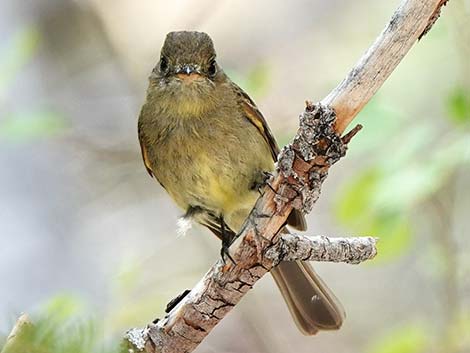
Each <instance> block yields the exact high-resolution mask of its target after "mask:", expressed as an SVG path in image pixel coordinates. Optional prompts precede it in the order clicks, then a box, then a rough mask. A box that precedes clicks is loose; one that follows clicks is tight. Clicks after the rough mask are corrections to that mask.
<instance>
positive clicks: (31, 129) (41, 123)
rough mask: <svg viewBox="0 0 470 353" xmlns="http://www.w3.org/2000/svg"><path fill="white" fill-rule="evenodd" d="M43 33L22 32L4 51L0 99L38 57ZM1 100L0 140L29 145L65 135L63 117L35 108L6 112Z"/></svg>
mask: <svg viewBox="0 0 470 353" xmlns="http://www.w3.org/2000/svg"><path fill="white" fill-rule="evenodd" d="M39 42H40V33H39V32H38V30H36V29H35V28H34V27H27V28H24V29H22V30H20V31H19V32H18V33H16V34H15V35H14V36H13V39H12V40H11V43H9V44H8V45H7V47H6V48H4V49H3V50H1V51H0V98H3V97H2V96H3V95H4V94H5V92H6V91H7V89H8V88H9V86H10V85H12V84H13V82H14V80H15V79H16V78H17V77H18V76H20V75H21V70H22V69H23V68H24V67H25V66H26V65H27V64H28V63H29V62H30V61H31V60H32V59H33V57H34V56H35V55H36V53H37V51H38V47H39ZM1 103H2V100H0V112H2V114H1V116H0V139H1V140H4V141H5V140H6V141H9V142H26V141H30V140H32V139H35V138H39V137H48V136H52V135H55V134H57V133H58V132H60V131H62V129H63V128H64V127H65V126H66V123H65V119H64V117H63V116H61V115H59V114H57V113H54V112H51V111H49V110H44V109H39V108H33V109H31V110H26V111H20V112H18V111H14V112H6V113H5V112H4V110H6V109H2V108H4V107H3V106H2V104H1Z"/></svg>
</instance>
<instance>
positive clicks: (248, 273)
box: [126, 0, 444, 353]
mask: <svg viewBox="0 0 470 353" xmlns="http://www.w3.org/2000/svg"><path fill="white" fill-rule="evenodd" d="M443 4H444V1H443V0H406V1H404V2H403V3H402V4H401V5H400V7H399V8H398V10H397V11H396V12H395V14H394V15H393V17H392V19H391V21H390V22H389V24H388V25H387V27H386V28H385V30H384V31H383V32H382V33H381V34H380V36H379V37H378V38H377V40H376V41H375V43H374V44H373V45H372V46H371V47H370V48H369V50H368V51H367V52H366V53H365V54H364V56H363V57H362V58H361V59H360V60H359V62H358V64H357V65H356V66H355V67H354V68H353V69H352V70H351V72H350V73H349V74H348V76H347V77H346V78H345V79H344V81H343V82H341V84H340V85H338V87H336V88H335V89H334V90H333V91H332V92H331V93H330V94H329V95H328V96H327V97H326V98H325V99H323V100H322V101H321V103H319V104H316V105H313V104H311V103H308V104H307V107H306V109H305V111H304V112H303V113H302V115H301V117H300V127H299V130H298V132H297V134H296V136H295V138H294V140H293V142H292V143H291V144H290V145H288V146H286V147H284V149H283V150H282V152H281V154H280V156H279V162H278V170H277V173H276V175H275V176H274V178H273V180H272V181H271V182H270V186H271V188H268V189H266V192H265V194H264V195H263V197H261V198H260V199H259V200H258V201H257V203H256V205H255V207H254V209H253V210H252V212H251V214H250V216H249V217H248V219H247V221H246V222H245V224H244V226H243V228H242V231H241V233H240V235H239V240H238V241H237V242H236V243H235V244H234V245H233V246H232V247H231V249H230V250H231V254H232V257H233V258H234V260H235V262H236V265H235V264H232V263H227V264H224V263H223V262H222V261H219V262H217V263H216V264H215V265H214V266H213V267H212V268H211V269H210V270H209V271H208V272H207V273H206V275H205V276H204V277H203V279H202V280H201V281H200V282H199V283H198V284H197V285H196V287H195V288H193V289H192V290H191V292H190V293H189V294H188V295H187V296H186V297H185V298H184V299H183V300H182V301H181V302H180V303H179V304H178V305H177V306H176V307H175V308H174V309H173V310H172V311H171V312H170V313H169V314H168V316H167V317H165V318H164V319H162V320H160V321H158V322H157V323H155V324H150V325H148V327H147V328H146V329H144V330H136V329H134V330H132V331H130V333H128V335H127V337H126V338H127V342H126V344H129V343H131V349H133V350H145V351H147V352H149V353H150V352H152V353H153V352H162V353H177V352H191V351H193V350H194V349H195V348H196V347H197V346H198V345H199V343H200V342H201V341H202V340H203V339H204V338H205V337H206V336H207V335H208V334H209V332H210V331H211V330H212V328H213V327H214V326H215V325H217V323H218V322H220V320H222V319H223V317H224V316H225V315H226V314H227V313H228V312H229V311H230V310H231V309H232V308H233V307H234V306H235V305H236V304H237V303H238V301H239V300H240V299H241V298H242V297H243V295H244V294H245V293H246V292H247V291H248V290H249V289H251V288H252V286H253V285H254V284H255V283H256V281H257V280H258V279H259V278H260V277H261V276H263V275H264V274H265V273H266V272H268V271H269V270H270V269H271V268H272V267H273V266H275V265H276V264H277V263H278V261H280V260H294V259H309V260H318V261H320V260H324V261H325V260H327V261H343V262H354V263H356V262H359V261H363V260H366V259H368V258H371V257H373V255H375V242H374V239H373V238H342V239H337V240H335V239H330V238H307V237H300V236H297V235H284V234H283V235H282V237H281V236H280V235H279V233H280V229H282V227H283V226H284V224H285V222H286V218H287V216H288V215H289V214H290V212H291V211H292V209H293V208H298V209H302V210H303V211H304V212H309V211H310V210H311V208H312V207H313V205H314V203H315V202H316V200H317V199H318V197H319V195H320V189H321V185H322V183H323V181H324V180H325V178H326V176H327V173H328V170H329V168H330V166H331V165H332V164H333V163H335V162H336V161H338V160H339V159H340V158H341V157H342V156H344V154H345V152H346V147H347V146H346V145H347V143H348V142H349V140H350V139H351V138H352V136H353V135H354V133H356V132H357V131H358V129H355V130H354V132H353V134H348V135H346V136H345V137H343V138H341V137H340V134H342V133H343V132H344V130H345V129H346V127H347V125H349V123H350V122H351V121H352V120H353V119H354V117H355V116H356V115H357V113H358V112H359V111H360V110H361V109H362V108H363V107H364V105H365V104H366V103H367V102H368V101H369V99H370V98H371V97H372V96H373V95H374V94H375V92H376V91H377V90H378V89H379V88H380V87H381V85H382V84H383V83H384V82H385V80H386V79H387V77H388V76H389V75H390V74H391V72H392V71H393V70H394V69H395V67H396V66H397V65H398V63H399V62H400V61H401V59H402V58H403V57H404V56H405V55H406V53H407V52H408V50H409V49H410V48H411V46H412V45H413V44H414V43H415V42H416V41H417V40H418V38H419V37H420V36H422V35H423V34H424V33H425V32H426V31H427V30H429V28H430V26H432V24H433V23H434V22H435V21H436V18H437V15H436V14H437V13H439V10H440V8H441V6H442V5H443ZM294 243H295V244H297V245H299V246H300V248H299V247H298V248H297V250H298V251H293V249H294V248H295V247H292V246H291V245H292V244H294ZM289 244H290V245H289ZM318 247H320V249H321V251H316V250H315V249H318ZM281 249H282V250H283V251H286V250H288V251H287V253H286V254H283V253H281V252H280V250H281ZM325 254H326V255H325ZM281 255H282V256H281ZM126 349H128V346H127V348H126Z"/></svg>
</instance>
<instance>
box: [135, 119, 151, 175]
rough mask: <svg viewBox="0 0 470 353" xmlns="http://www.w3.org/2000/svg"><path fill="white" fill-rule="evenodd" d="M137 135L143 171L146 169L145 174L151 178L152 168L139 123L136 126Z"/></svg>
mask: <svg viewBox="0 0 470 353" xmlns="http://www.w3.org/2000/svg"><path fill="white" fill-rule="evenodd" d="M138 134H139V144H140V152H141V153H142V159H143V161H144V165H145V169H147V172H148V173H149V174H150V176H151V177H153V176H154V174H153V171H152V166H151V165H150V160H149V157H148V153H147V148H146V147H145V143H144V136H143V132H142V127H141V124H140V123H139V124H138Z"/></svg>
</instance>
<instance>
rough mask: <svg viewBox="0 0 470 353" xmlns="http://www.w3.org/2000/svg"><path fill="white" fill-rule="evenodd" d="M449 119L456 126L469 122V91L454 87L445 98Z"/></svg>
mask: <svg viewBox="0 0 470 353" xmlns="http://www.w3.org/2000/svg"><path fill="white" fill-rule="evenodd" d="M447 112H448V117H449V120H450V121H452V122H453V123H454V124H456V125H458V126H462V125H464V124H469V123H470V92H469V91H468V90H465V89H463V88H461V87H458V88H456V89H455V90H454V91H453V92H452V93H451V94H450V95H449V98H448V100H447Z"/></svg>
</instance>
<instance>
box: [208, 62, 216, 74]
mask: <svg viewBox="0 0 470 353" xmlns="http://www.w3.org/2000/svg"><path fill="white" fill-rule="evenodd" d="M207 72H208V73H209V75H210V76H215V74H216V73H217V64H216V63H215V60H212V61H211V62H210V63H209V68H208V69H207Z"/></svg>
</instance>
